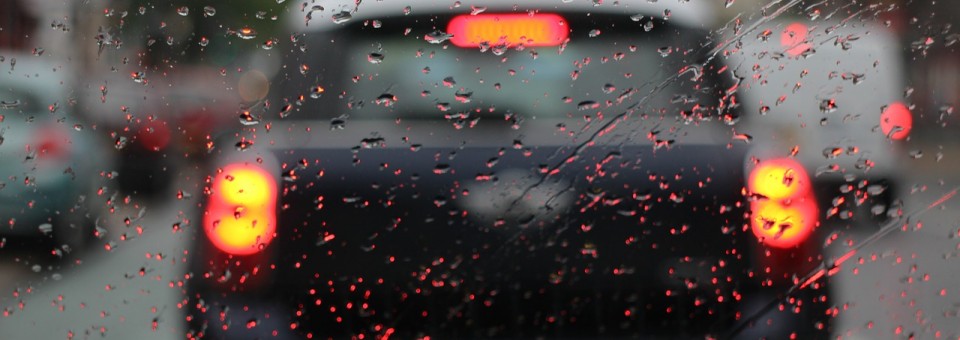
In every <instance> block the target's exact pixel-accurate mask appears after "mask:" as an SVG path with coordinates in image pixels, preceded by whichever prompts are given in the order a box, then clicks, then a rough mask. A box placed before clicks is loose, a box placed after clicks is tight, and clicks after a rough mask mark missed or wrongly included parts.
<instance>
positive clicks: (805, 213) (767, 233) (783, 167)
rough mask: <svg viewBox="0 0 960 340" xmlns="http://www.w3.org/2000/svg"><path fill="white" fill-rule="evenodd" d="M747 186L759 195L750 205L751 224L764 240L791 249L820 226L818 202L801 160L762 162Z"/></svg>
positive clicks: (752, 174)
mask: <svg viewBox="0 0 960 340" xmlns="http://www.w3.org/2000/svg"><path fill="white" fill-rule="evenodd" d="M748 185H749V189H750V192H752V193H753V194H755V195H757V196H758V198H757V200H755V201H753V202H751V204H750V208H751V210H752V211H753V215H752V217H751V219H750V226H751V230H753V234H754V235H755V236H757V238H758V239H760V241H761V242H763V243H764V244H766V245H769V246H771V247H777V248H790V247H795V246H797V245H799V244H800V243H802V242H803V241H804V240H806V239H807V237H809V236H810V234H811V233H812V232H813V229H814V228H815V227H816V226H817V211H818V209H817V201H816V199H815V198H814V195H813V191H812V190H811V185H810V176H809V175H808V174H807V171H806V170H804V168H803V166H802V165H801V164H800V163H798V162H797V161H795V160H793V159H789V158H782V159H774V160H769V161H765V162H762V163H760V164H759V165H758V166H757V167H756V168H755V169H753V171H751V172H750V178H749V181H748Z"/></svg>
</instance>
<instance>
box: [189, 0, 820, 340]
mask: <svg viewBox="0 0 960 340" xmlns="http://www.w3.org/2000/svg"><path fill="white" fill-rule="evenodd" d="M704 6H705V5H704V4H697V3H681V4H674V3H670V4H666V3H664V2H640V3H631V4H624V3H612V4H608V3H602V2H594V3H582V2H563V3H549V4H546V3H539V2H529V3H520V4H518V3H516V2H511V1H496V0H494V1H483V2H476V3H474V2H471V1H458V2H456V3H455V4H450V3H438V2H432V1H419V2H411V1H393V0H383V1H378V2H375V3H367V2H363V3H361V2H356V3H354V2H349V3H345V4H341V5H337V6H333V5H328V4H324V5H323V6H320V5H312V6H311V5H304V6H300V4H297V6H296V7H294V8H293V9H292V11H294V12H295V13H300V15H297V16H294V18H292V19H291V20H292V21H293V25H294V27H295V28H294V29H293V30H294V31H295V33H293V34H291V39H290V43H288V44H287V43H285V44H282V45H280V46H276V47H274V49H273V50H272V51H271V52H270V53H282V54H283V57H284V58H285V59H284V60H285V61H284V63H283V71H281V73H280V74H279V75H278V76H277V77H276V78H274V79H272V81H271V99H270V100H269V103H270V105H264V106H262V107H258V108H256V109H252V110H249V111H246V112H244V113H243V116H242V117H241V118H244V117H247V119H246V121H247V123H245V124H240V125H238V126H237V127H236V128H235V132H233V133H228V134H225V135H224V136H222V137H221V138H219V139H217V140H216V141H215V148H214V151H213V155H212V157H213V158H212V159H211V160H210V162H209V164H208V166H209V167H208V168H207V169H206V170H205V172H206V173H207V174H208V175H207V176H206V179H205V181H204V197H203V203H202V204H201V210H202V212H201V214H202V215H198V216H195V217H194V218H193V223H194V228H193V230H194V231H195V234H194V235H195V238H196V242H195V243H194V246H193V248H192V249H191V250H190V251H189V252H188V253H189V254H190V260H189V261H190V271H189V273H188V274H187V275H186V276H187V278H188V280H187V284H186V292H187V294H186V295H187V296H186V300H187V301H186V302H185V303H184V305H185V307H184V308H185V310H186V311H185V312H186V321H187V323H188V329H189V330H188V337H189V338H253V337H262V338H283V339H286V338H303V337H306V338H314V337H322V338H346V337H354V338H366V337H368V336H370V337H390V336H395V337H399V338H431V337H439V338H447V337H491V338H514V337H516V338H526V337H557V338H577V337H604V338H619V337H650V338H704V337H738V336H753V335H761V334H762V335H765V336H769V337H772V338H787V337H791V336H792V337H797V336H799V337H801V338H810V337H825V336H827V335H828V334H829V331H830V329H829V315H828V313H826V311H827V310H828V309H829V308H830V307H831V305H830V300H829V298H828V295H829V290H828V289H827V288H826V286H825V284H826V282H825V281H823V280H820V278H821V277H822V276H823V275H819V276H818V275H807V274H808V273H815V270H816V269H817V268H818V267H819V266H821V265H822V264H823V263H825V262H828V261H829V259H827V258H826V257H825V256H824V255H823V253H822V252H821V250H822V247H823V244H822V242H819V240H818V238H817V236H812V235H814V234H815V229H816V227H817V225H818V223H819V216H820V215H819V213H818V211H819V210H820V209H821V207H820V206H819V204H820V203H819V201H818V200H817V199H816V197H815V195H814V193H813V182H812V178H813V175H812V174H811V173H808V172H806V171H805V168H804V165H803V164H799V163H797V162H796V161H795V160H792V159H790V158H788V157H782V158H778V157H770V158H766V159H763V160H757V161H753V160H754V159H751V158H750V157H749V152H750V150H751V149H750V148H749V145H747V144H746V143H743V142H742V141H741V139H742V138H741V137H740V135H739V134H737V133H736V132H734V131H732V130H731V129H730V126H729V125H728V124H729V123H730V122H731V121H732V120H735V118H734V117H739V116H741V114H740V112H738V110H739V109H738V107H737V106H736V105H732V104H733V103H734V102H732V101H731V100H732V99H731V96H730V95H728V94H727V93H726V92H727V89H729V88H730V87H731V86H732V85H733V84H732V83H730V82H729V80H730V77H729V76H728V75H727V74H725V72H726V71H727V70H729V69H730V68H729V67H725V65H723V64H719V63H717V61H718V60H719V59H718V58H712V57H711V55H710V48H711V47H712V44H713V43H714V42H713V40H712V39H713V37H712V35H711V34H710V32H709V31H708V29H707V27H709V22H710V20H711V18H712V16H711V13H710V7H704ZM237 34H238V36H241V35H242V30H240V31H238V33H237ZM241 38H242V37H241ZM744 164H748V166H744ZM771 202H772V203H771ZM777 209H779V210H777ZM752 210H757V211H760V212H759V213H757V214H753V211H752ZM754 215H756V216H754ZM757 216H760V217H762V218H757ZM764 218H767V219H772V221H770V222H769V223H767V221H766V220H765V219H764ZM816 232H819V231H816ZM771 306H773V307H776V306H779V307H781V308H770V307H771Z"/></svg>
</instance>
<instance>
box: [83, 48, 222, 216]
mask: <svg viewBox="0 0 960 340" xmlns="http://www.w3.org/2000/svg"><path fill="white" fill-rule="evenodd" d="M124 70H125V71H128V72H119V71H115V72H102V73H94V74H91V75H88V76H86V77H85V79H84V81H85V82H86V84H87V86H84V87H82V88H81V89H80V91H78V92H79V94H78V105H77V108H78V111H79V112H80V115H81V116H83V117H84V118H85V119H86V120H88V121H90V122H92V123H94V124H96V125H97V127H98V128H99V129H100V130H101V131H104V133H103V134H104V135H107V136H109V137H110V139H111V142H113V144H114V147H115V149H116V150H117V151H116V152H112V153H111V155H112V156H114V160H113V161H112V162H113V163H114V164H116V169H115V170H116V172H117V173H118V174H119V176H118V177H117V178H116V183H117V189H118V190H119V192H122V193H123V194H124V195H129V196H132V197H135V198H137V199H143V200H144V201H152V202H157V201H158V200H160V199H162V198H163V197H165V196H164V195H168V194H169V191H171V190H173V189H172V188H171V187H170V183H172V182H174V180H175V179H176V177H177V176H178V175H179V174H181V173H182V171H183V169H187V168H189V164H193V163H201V162H203V161H204V159H205V157H206V155H207V154H208V152H209V150H208V148H209V147H210V146H211V144H210V143H212V139H213V138H214V137H216V136H217V134H218V133H219V132H218V131H219V130H218V127H219V126H223V125H225V124H226V122H228V121H236V116H237V114H238V110H240V107H241V105H240V103H239V100H240V96H238V95H237V94H236V93H234V92H233V91H231V87H230V86H228V85H226V84H228V83H232V82H234V81H235V80H234V79H232V77H227V76H225V75H221V71H220V70H218V69H214V68H212V67H208V66H188V65H185V66H182V67H178V68H176V69H174V70H168V71H165V72H157V73H156V74H154V73H153V72H152V71H153V70H151V69H150V68H147V69H146V70H147V71H144V69H142V68H133V67H129V68H125V69H124Z"/></svg>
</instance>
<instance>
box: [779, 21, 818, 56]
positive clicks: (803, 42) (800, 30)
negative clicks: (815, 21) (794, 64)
mask: <svg viewBox="0 0 960 340" xmlns="http://www.w3.org/2000/svg"><path fill="white" fill-rule="evenodd" d="M808 29H809V27H807V25H805V24H802V23H799V22H797V23H792V24H790V25H789V26H787V27H786V28H784V29H783V32H780V46H782V47H784V48H786V49H787V54H788V55H789V56H791V57H796V56H799V55H801V54H803V53H804V52H806V51H807V50H809V49H810V48H811V46H810V44H809V43H807V34H808V33H807V30H808Z"/></svg>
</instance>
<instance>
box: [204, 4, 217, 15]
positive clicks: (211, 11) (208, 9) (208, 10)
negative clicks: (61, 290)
mask: <svg viewBox="0 0 960 340" xmlns="http://www.w3.org/2000/svg"><path fill="white" fill-rule="evenodd" d="M214 15H217V9H216V8H213V6H205V7H203V16H204V17H212V16H214Z"/></svg>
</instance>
